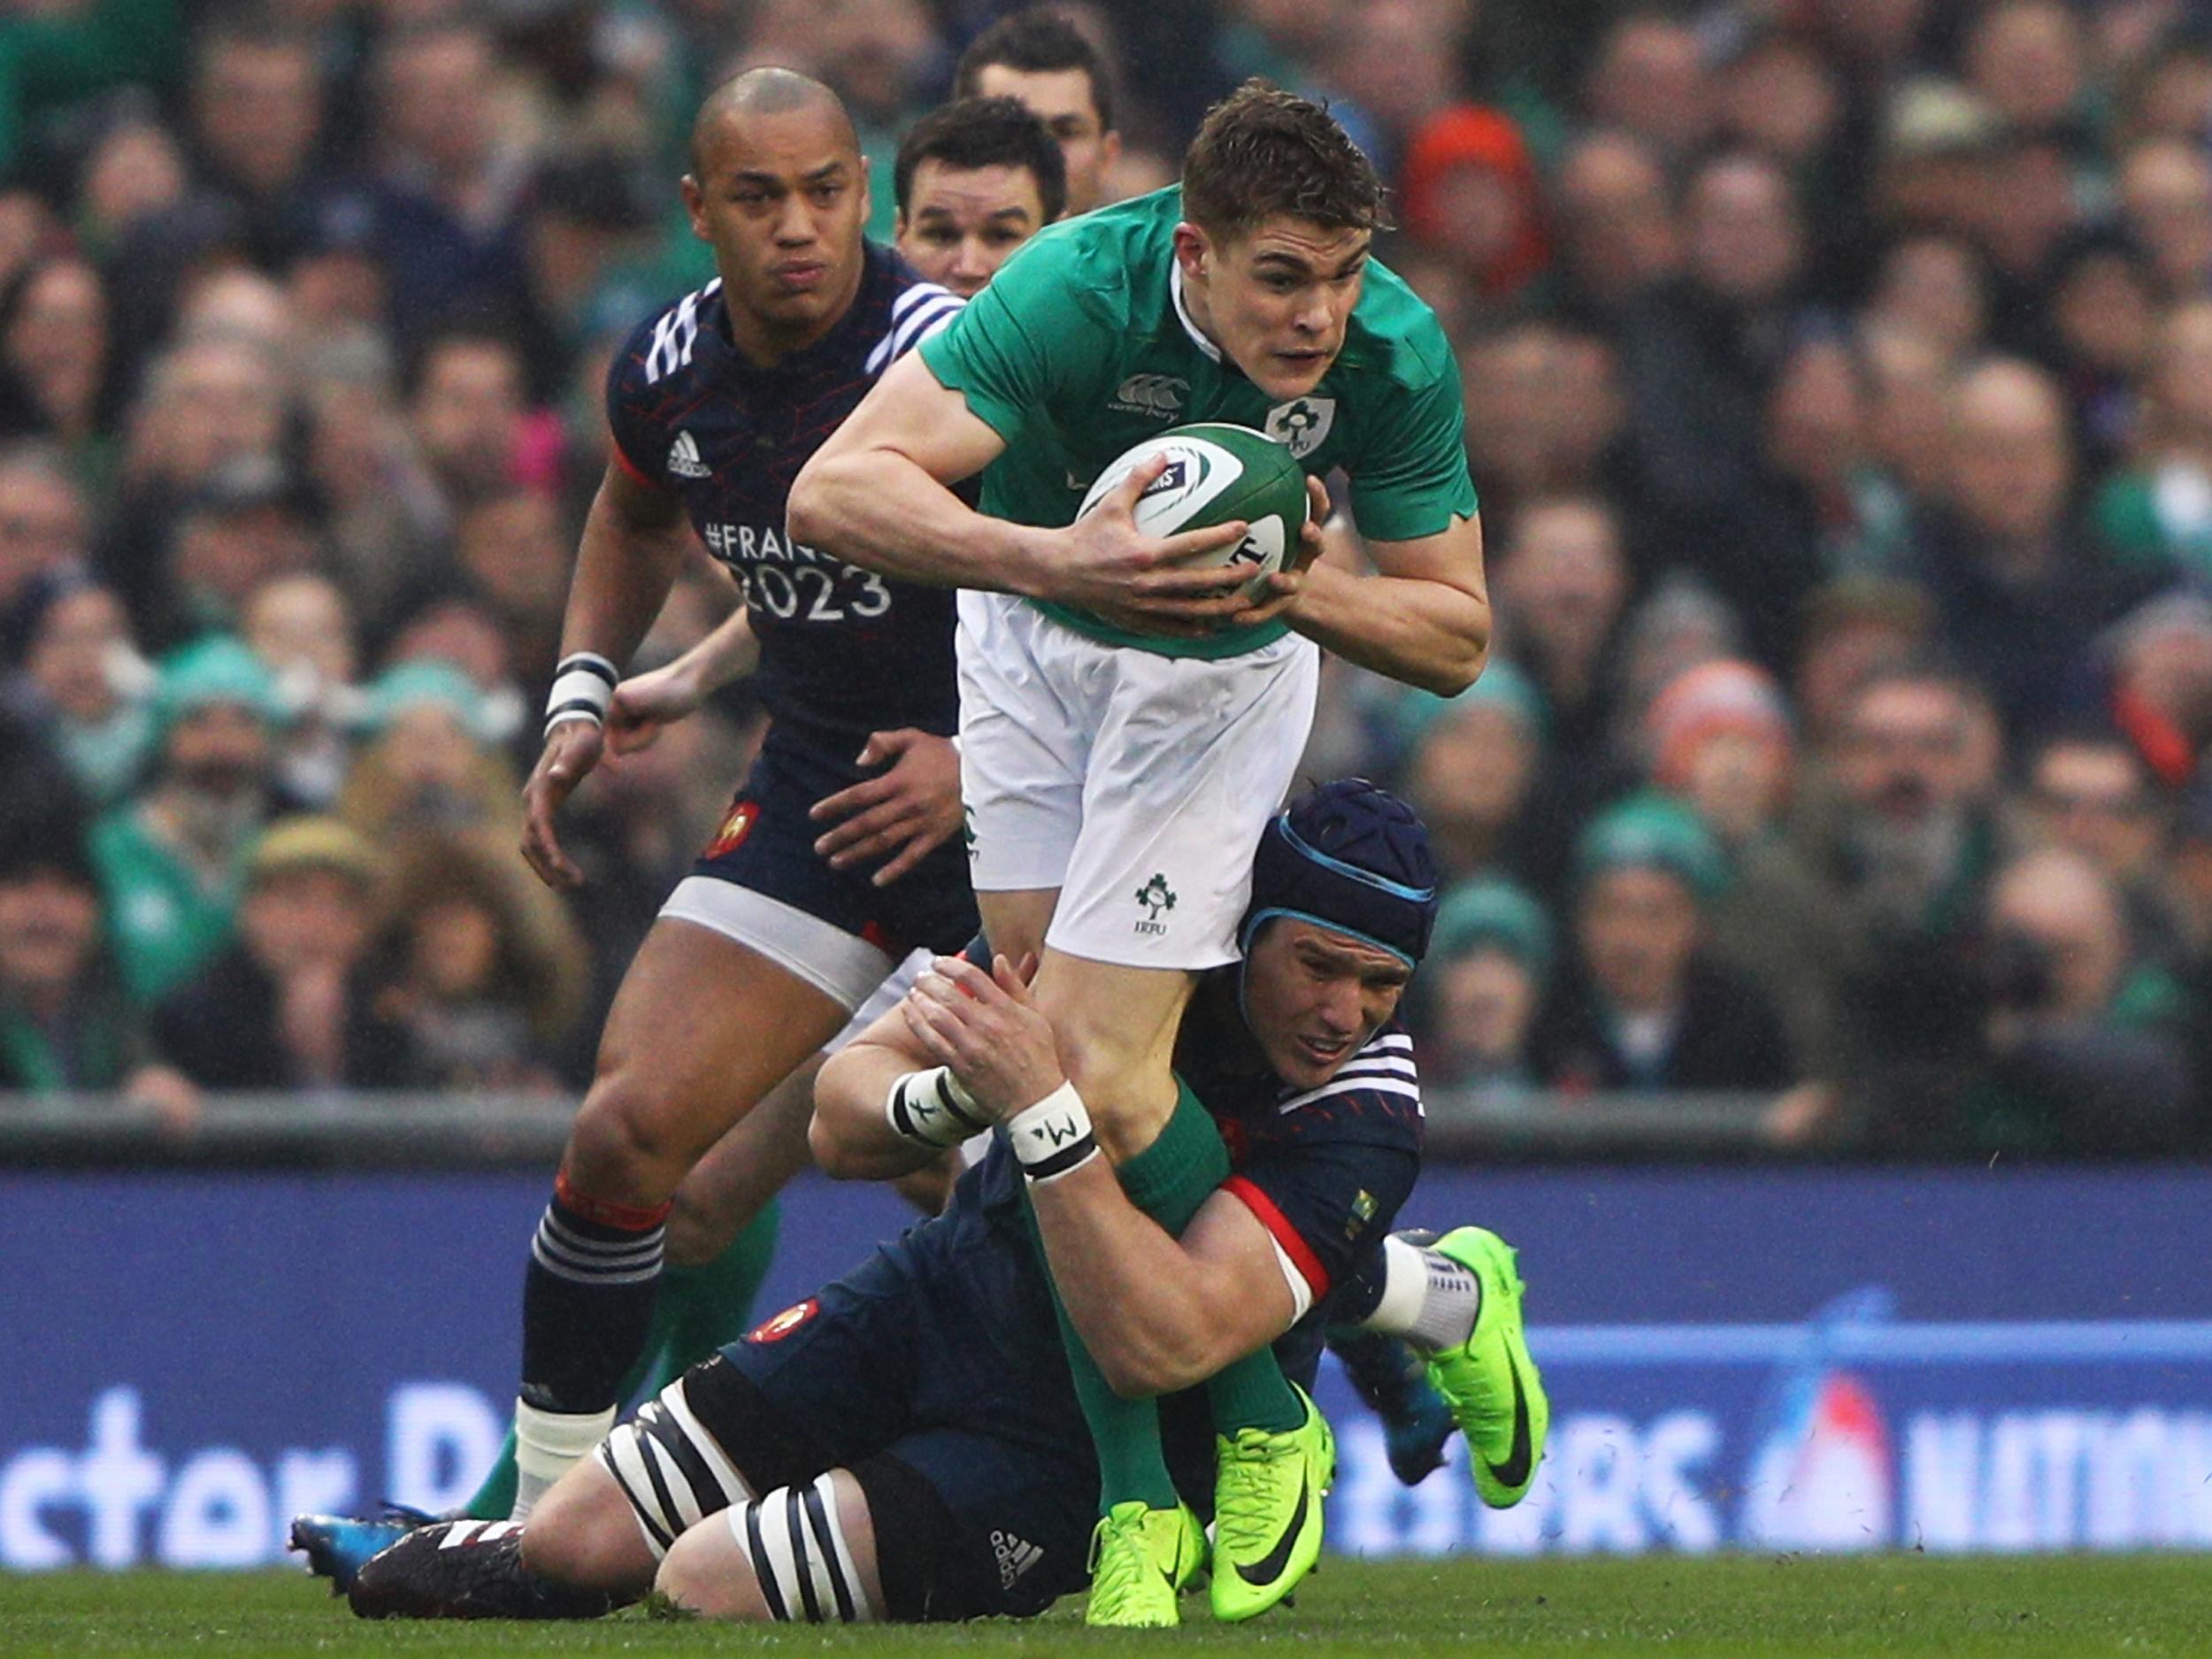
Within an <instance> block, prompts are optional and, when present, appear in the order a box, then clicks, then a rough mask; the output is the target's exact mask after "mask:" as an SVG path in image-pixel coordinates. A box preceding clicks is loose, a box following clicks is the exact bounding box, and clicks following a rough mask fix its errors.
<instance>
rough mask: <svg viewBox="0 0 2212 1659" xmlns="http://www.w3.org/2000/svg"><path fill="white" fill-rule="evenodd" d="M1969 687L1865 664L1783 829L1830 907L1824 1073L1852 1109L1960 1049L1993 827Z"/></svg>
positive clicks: (1969, 1009)
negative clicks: (1832, 986) (1830, 1037)
mask: <svg viewBox="0 0 2212 1659" xmlns="http://www.w3.org/2000/svg"><path fill="white" fill-rule="evenodd" d="M1975 702H1976V700H1975V696H1974V693H1973V688H1972V687H1971V686H1970V684H1969V683H1967V682H1965V681H1963V680H1961V679H1960V678H1959V677H1958V676H1957V675H1955V673H1952V672H1948V671H1947V670H1944V669H1940V668H1935V667H1930V666H1927V665H1924V664H1905V665H1902V666H1899V667H1895V668H1889V669H1885V670H1881V671H1878V672H1875V673H1873V674H1870V676H1868V677H1867V678H1866V679H1865V680H1863V681H1862V682H1861V684H1860V685H1859V687H1858V688H1857V689H1856V691H1855V692H1854V693H1853V694H1852V695H1851V697H1850V699H1849V702H1848V703H1847V705H1846V710H1847V712H1846V714H1845V717H1844V721H1843V725H1842V728H1841V730H1840V732H1839V734H1838V737H1837V740H1836V741H1835V743H1834V745H1833V747H1832V751H1831V752H1830V753H1829V755H1828V756H1827V757H1825V760H1824V767H1823V769H1822V775H1820V776H1818V777H1816V779H1814V780H1812V782H1813V786H1814V787H1810V788H1809V789H1808V791H1807V798H1806V801H1805V803H1804V806H1803V809H1802V810H1801V811H1800V812H1799V813H1798V814H1797V815H1796V821H1795V822H1794V824H1793V826H1792V831H1791V833H1792V838H1793V841H1794V844H1795V850H1796V852H1797V853H1798V856H1800V857H1801V860H1802V862H1803V864H1804V865H1805V867H1806V868H1807V869H1809V871H1811V872H1813V874H1814V876H1815V877H1816V879H1818V880H1820V881H1821V882H1822V883H1823V884H1824V886H1825V887H1826V889H1827V890H1828V892H1829V893H1830V894H1831V895H1832V900H1833V902H1834V903H1835V904H1836V905H1837V907H1838V910H1839V915H1840V916H1841V917H1842V918H1843V919H1842V920H1841V922H1840V923H1839V926H1837V928H1836V930H1835V935H1834V937H1833V939H1832V941H1831V945H1830V958H1831V960H1832V962H1833V963H1834V964H1835V972H1837V973H1838V975H1839V984H1840V990H1839V995H1838V1002H1837V1007H1836V1010H1835V1019H1836V1048H1837V1053H1838V1055H1839V1056H1840V1059H1839V1067H1838V1073H1837V1074H1838V1075H1839V1076H1840V1077H1842V1078H1844V1079H1847V1080H1848V1082H1849V1083H1850V1085H1851V1086H1852V1087H1853V1088H1854V1089H1855V1091H1856V1092H1858V1093H1859V1094H1861V1096H1862V1098H1861V1099H1860V1100H1859V1102H1857V1107H1856V1110H1860V1111H1864V1110H1870V1106H1869V1102H1872V1101H1877V1100H1880V1099H1884V1098H1886V1097H1887V1095H1889V1094H1892V1093H1893V1092H1897V1091H1904V1090H1910V1089H1912V1088H1915V1087H1922V1086H1924V1081H1925V1079H1928V1078H1930V1077H1932V1076H1935V1075H1939V1074H1941V1073H1943V1072H1944V1071H1945V1069H1946V1068H1947V1067H1948V1066H1950V1065H1952V1064H1955V1062H1956V1060H1957V1058H1958V1056H1960V1055H1962V1054H1963V1053H1967V1052H1970V1051H1971V1048H1972V1046H1973V1044H1974V1041H1975V1035H1974V1033H1975V1025H1976V1021H1977V1019H1978V1006H1977V1001H1976V998H1975V997H1974V995H1973V994H1972V991H1971V988H1970V987H1972V986H1974V985H1975V984H1976V983H1977V982H1978V981H1977V977H1976V976H1977V973H1978V968H1977V965H1976V964H1977V957H1976V954H1975V952H1976V946H1977V941H1978V928H1979V917H1980V911H1981V905H1982V898H1983V894H1984V891H1985V887H1986V883H1987V881H1988V878H1989V872H1990V871H1991V869H1992V867H1993V864H1994V861H1995V858H1996V849H1997V841H1996V838H1997V830H1996V826H1995V824H1994V823H1993V821H1992V818H1991V816H1990V814H1989V811H1988V810H1987V807H1986V804H1985V803H1984V802H1982V801H1981V800H1980V799H1979V798H1978V790H1979V787H1980V778H1979V772H1980V769H1981V766H1982V764H1983V763H1982V761H1981V758H1980V757H1978V753H1977V734H1976V708H1975Z"/></svg>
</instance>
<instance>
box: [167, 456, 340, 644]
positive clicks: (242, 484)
mask: <svg viewBox="0 0 2212 1659" xmlns="http://www.w3.org/2000/svg"><path fill="white" fill-rule="evenodd" d="M172 535H173V545H172V547H171V549H170V553H169V569H168V584H167V586H168V595H167V603H166V605H165V608H164V611H163V612H162V613H161V615H160V618H159V619H158V620H157V622H156V624H155V625H154V632H155V635H156V637H157V638H168V639H190V638H192V637H193V636H195V635H196V634H203V633H206V632H208V631H210V630H230V629H234V628H236V627H238V626H240V625H241V622H242V618H243V615H244V611H245V606H246V601H247V599H248V598H249V597H250V595H251V594H252V593H253V590H254V589H255V588H258V587H260V586H261V585H262V584H263V583H265V582H268V581H273V580H276V579H277V578H279V577H281V576H296V575H299V574H302V573H303V572H306V571H307V570H308V569H310V568H311V566H312V565H314V563H315V560H316V554H317V551H318V549H317V545H316V537H315V531H314V522H313V517H312V511H311V507H310V505H309V503H308V502H307V501H306V499H305V497H304V495H303V491H302V489H301V488H300V485H299V481H298V480H296V478H294V476H293V475H292V472H291V470H290V469H289V468H288V467H287V466H286V465H285V464H284V463H283V462H281V461H280V460H278V459H277V458H276V457H274V456H272V455H241V456H237V457H233V458H232V459H230V460H227V461H225V462H224V463H222V464H221V465H219V466H218V467H216V468H215V470H214V471H213V472H210V473H209V474H208V475H207V477H206V478H205V479H204V480H203V481H202V482H201V484H200V486H199V488H197V489H196V490H194V491H193V492H192V494H191V495H190V496H189V497H188V499H187V501H186V502H185V504H184V507H183V510H182V511H180V513H179V514H178V515H177V518H176V519H175V521H174V526H173V532H172Z"/></svg>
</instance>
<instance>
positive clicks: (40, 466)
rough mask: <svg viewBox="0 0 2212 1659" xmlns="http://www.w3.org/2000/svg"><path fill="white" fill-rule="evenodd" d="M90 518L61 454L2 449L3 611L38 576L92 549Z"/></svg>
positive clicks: (34, 448)
mask: <svg viewBox="0 0 2212 1659" xmlns="http://www.w3.org/2000/svg"><path fill="white" fill-rule="evenodd" d="M90 543H91V515H90V513H89V511H88V508H87V504H86V502H85V497H84V492H83V491H82V490H81V488H79V487H78V485H77V484H76V483H75V482H74V481H73V480H72V479H71V478H70V476H69V473H68V471H67V470H66V468H65V465H64V463H63V461H62V457H61V454H60V452H59V451H58V450H57V449H51V448H50V447H48V446H47V445H45V444H42V443H19V444H16V445H13V446H12V447H11V448H9V449H4V450H0V610H5V609H6V608H7V607H8V606H9V605H11V604H12V603H15V601H16V599H17V598H18V597H19V595H21V594H22V592H23V590H24V588H25V587H26V586H27V584H28V583H29V582H30V581H31V580H32V579H33V578H34V577H36V576H40V575H46V574H50V573H52V572H56V571H58V570H60V569H62V568H64V567H65V566H66V565H71V564H73V563H74V562H76V561H77V560H79V559H81V558H82V557H84V556H85V554H86V553H87V552H88V551H89V550H90Z"/></svg>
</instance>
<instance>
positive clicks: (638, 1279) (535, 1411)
mask: <svg viewBox="0 0 2212 1659" xmlns="http://www.w3.org/2000/svg"><path fill="white" fill-rule="evenodd" d="M668 1209H669V1207H668V1206H667V1205H666V1204H661V1205H657V1206H656V1207H654V1208H652V1209H649V1210H641V1209H636V1208H633V1207H631V1206H627V1205H621V1204H612V1203H606V1202H599V1201H596V1200H594V1199H592V1198H590V1197H588V1196H587V1195H585V1194H580V1193H578V1192H576V1191H575V1190H574V1189H573V1188H572V1187H570V1186H569V1184H568V1181H567V1178H566V1177H565V1176H564V1177H562V1178H561V1179H559V1180H557V1181H556V1182H555V1183H554V1187H553V1202H551V1203H549V1204H548V1205H547V1206H546V1207H545V1214H544V1216H543V1217H542V1218H541V1219H540V1221H539V1222H538V1231H537V1236H536V1237H535V1238H534V1239H533V1240H531V1244H530V1265H529V1268H528V1270H527V1271H526V1274H525V1276H524V1279H523V1287H522V1392H521V1396H520V1398H519V1399H518V1400H517V1401H516V1402H515V1433H516V1439H517V1447H516V1455H517V1460H518V1481H517V1490H516V1494H515V1507H514V1511H513V1513H514V1516H515V1518H517V1519H522V1518H525V1517H527V1516H528V1514H529V1512H530V1510H531V1509H532V1508H533V1507H534V1505H535V1503H536V1502H537V1500H538V1499H539V1497H541V1495H542V1494H544V1493H545V1492H546V1491H547V1489H549V1487H550V1486H552V1485H553V1483H554V1482H555V1481H557V1480H558V1479H560V1477H561V1475H562V1474H563V1473H565V1471H567V1470H568V1469H569V1468H570V1467H571V1466H572V1465H573V1464H574V1463H577V1462H578V1461H579V1460H580V1459H581V1458H582V1457H583V1456H584V1455H586V1454H588V1452H590V1450H591V1449H592V1448H593V1446H595V1444H596V1443H597V1441H598V1439H599V1437H600V1435H602V1434H604V1433H605V1432H606V1431H607V1430H608V1429H610V1428H611V1427H613V1425H614V1415H615V1409H616V1407H617V1405H618V1403H619V1402H620V1400H621V1395H622V1379H623V1378H624V1377H625V1376H626V1374H627V1373H628V1372H629V1371H630V1368H631V1367H632V1366H634V1365H635V1364H636V1363H638V1361H639V1359H640V1358H641V1357H642V1356H643V1355H644V1352H645V1345H646V1339H647V1338H648V1336H649V1334H650V1333H651V1332H652V1328H653V1304H654V1302H655V1300H656V1298H657V1296H658V1294H659V1291H660V1279H661V1256H662V1248H663V1244H664V1239H665V1235H666V1233H667V1227H666V1223H667V1219H668Z"/></svg>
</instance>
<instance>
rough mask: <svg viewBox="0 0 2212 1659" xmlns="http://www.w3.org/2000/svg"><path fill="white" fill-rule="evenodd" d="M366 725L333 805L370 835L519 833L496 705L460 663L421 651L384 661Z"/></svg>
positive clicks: (377, 840)
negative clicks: (389, 663)
mask: <svg viewBox="0 0 2212 1659" xmlns="http://www.w3.org/2000/svg"><path fill="white" fill-rule="evenodd" d="M362 726H363V731H364V733H365V737H366V740H367V741H366V742H365V745H364V747H363V749H362V751H361V755H360V758H359V759H358V760H357V762H356V763H355V765H354V768H353V771H352V773H351V775H350V776H349V778H348V780H347V782H346V787H345V790H344V792H343V794H342V795H341V796H340V798H339V809H338V810H339V815H340V816H341V817H342V818H344V819H345V820H346V822H347V823H349V824H350V825H351V826H353V827H354V828H355V829H357V830H358V831H359V832H360V833H362V834H364V835H365V836H366V837H367V838H368V839H369V840H370V841H372V842H373V844H375V845H377V846H380V847H390V846H392V845H394V844H395V842H396V841H398V840H399V839H401V838H403V837H405V836H407V835H410V834H419V833H438V834H446V835H465V836H470V837H473V838H477V839H479V840H480V841H482V842H484V843H486V844H488V845H496V846H499V847H502V848H505V847H510V846H511V845H512V844H513V843H514V841H516V839H517V838H518V836H519V835H520V833H521V831H522V810H521V806H520V793H519V792H520V789H521V785H520V783H519V782H518V780H517V779H516V777H515V772H514V768H513V766H512V765H511V764H509V762H508V761H507V759H506V757H504V756H503V754H502V753H501V752H500V749H499V747H498V744H499V741H500V738H501V737H502V736H503V733H502V731H501V730H500V721H499V717H498V710H496V708H495V707H494V706H493V705H491V704H490V703H489V702H488V700H487V698H486V697H485V695H484V694H483V692H482V691H480V689H479V688H478V687H477V686H476V684H475V682H474V681H472V680H470V678H469V677H468V675H467V674H465V673H464V672H462V671H461V670H460V669H459V668H457V667H455V666H454V665H453V664H451V663H449V662H441V661H438V660H436V659H434V658H423V659H420V660H417V661H411V662H402V663H399V664H396V665H395V666H393V667H391V668H388V669H386V670H385V671H384V672H383V673H381V674H380V675H379V676H378V677H377V680H376V682H375V683H374V684H373V686H371V687H369V692H368V698H367V703H366V706H365V710H364V711H363V718H362Z"/></svg>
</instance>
